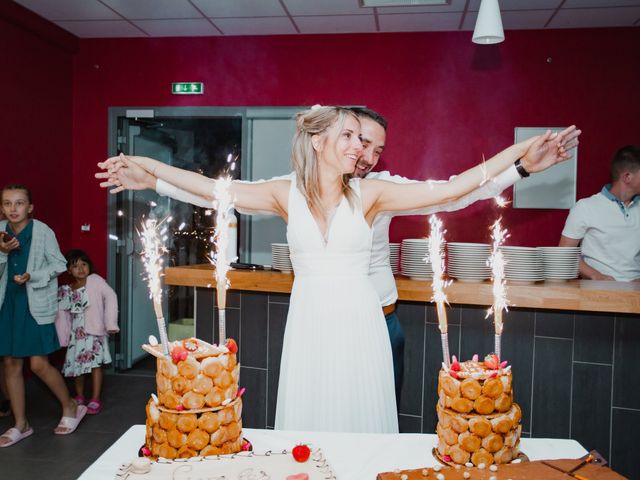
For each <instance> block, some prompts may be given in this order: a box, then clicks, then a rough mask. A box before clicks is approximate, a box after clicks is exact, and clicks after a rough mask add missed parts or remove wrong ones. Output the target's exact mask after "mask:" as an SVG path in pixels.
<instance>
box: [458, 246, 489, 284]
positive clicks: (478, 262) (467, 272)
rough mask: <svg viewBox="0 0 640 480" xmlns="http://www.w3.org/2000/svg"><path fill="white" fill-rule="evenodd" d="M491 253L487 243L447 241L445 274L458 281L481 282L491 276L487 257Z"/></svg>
mask: <svg viewBox="0 0 640 480" xmlns="http://www.w3.org/2000/svg"><path fill="white" fill-rule="evenodd" d="M489 255H491V245H489V244H488V243H465V242H448V243H447V274H448V275H449V276H450V277H452V278H455V279H456V280H458V281H459V282H473V283H475V282H482V281H484V280H486V279H488V278H491V269H490V268H489V266H488V265H487V259H488V258H489Z"/></svg>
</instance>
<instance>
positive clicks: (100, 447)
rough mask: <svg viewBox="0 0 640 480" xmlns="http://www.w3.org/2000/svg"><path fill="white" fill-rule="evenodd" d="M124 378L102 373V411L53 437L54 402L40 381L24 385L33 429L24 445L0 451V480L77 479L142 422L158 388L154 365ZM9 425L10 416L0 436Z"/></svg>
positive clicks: (1, 425) (1, 421)
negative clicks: (69, 430) (149, 402)
mask: <svg viewBox="0 0 640 480" xmlns="http://www.w3.org/2000/svg"><path fill="white" fill-rule="evenodd" d="M148 367H149V366H148V365H144V364H143V365H141V366H139V367H137V368H135V369H132V370H129V371H127V372H124V373H114V374H108V373H107V374H105V376H104V389H103V390H104V392H103V401H104V408H103V410H102V412H101V413H100V414H99V415H87V416H86V417H85V419H84V420H83V421H82V423H81V424H80V426H79V427H78V430H76V431H75V432H74V433H73V434H71V435H68V436H63V435H54V433H53V429H54V428H55V426H56V425H57V423H58V421H59V419H60V415H61V411H60V406H59V404H58V403H57V401H56V400H55V397H53V395H52V394H51V393H50V392H49V391H48V389H47V388H46V387H45V386H44V385H43V384H42V383H40V382H39V381H37V380H35V379H34V378H30V379H28V380H27V382H26V396H27V417H28V419H29V423H30V424H31V426H32V427H33V429H34V430H35V432H34V434H33V435H32V436H31V437H29V438H26V439H25V440H23V441H21V442H19V443H17V444H16V445H13V446H11V447H7V448H0V479H2V480H5V479H6V480H9V479H11V480H27V479H28V480H32V479H40V478H51V479H59V480H64V479H75V478H77V477H79V476H80V475H81V474H82V472H83V471H84V470H85V469H86V468H87V467H88V466H89V465H91V464H92V463H93V462H94V461H95V460H96V459H97V458H98V457H99V456H100V455H101V454H102V453H103V452H104V451H105V450H106V449H107V448H108V447H109V446H110V445H111V444H113V443H114V442H115V441H116V440H117V439H118V438H119V437H120V435H122V434H123V433H124V432H125V431H127V430H128V429H129V427H130V426H131V425H134V424H141V423H144V422H145V410H144V406H145V404H146V402H147V399H148V398H149V395H150V394H151V392H154V391H155V389H156V385H155V377H154V374H155V365H151V367H150V368H152V370H149V369H147V368H148ZM12 426H13V417H5V418H0V433H1V432H4V431H5V430H7V429H8V428H10V427H12Z"/></svg>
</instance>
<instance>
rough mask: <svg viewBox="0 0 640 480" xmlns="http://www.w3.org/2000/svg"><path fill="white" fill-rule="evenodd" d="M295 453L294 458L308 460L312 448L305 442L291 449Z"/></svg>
mask: <svg viewBox="0 0 640 480" xmlns="http://www.w3.org/2000/svg"><path fill="white" fill-rule="evenodd" d="M291 453H292V454H293V458H294V459H295V461H296V462H301V463H302V462H306V461H307V460H309V456H310V455H311V449H310V448H309V447H307V446H306V445H304V444H300V445H296V446H295V447H293V450H291Z"/></svg>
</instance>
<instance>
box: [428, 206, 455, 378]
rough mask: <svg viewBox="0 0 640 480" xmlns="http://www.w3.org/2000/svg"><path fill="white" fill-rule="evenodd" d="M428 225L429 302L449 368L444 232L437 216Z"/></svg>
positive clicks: (443, 356) (444, 358)
mask: <svg viewBox="0 0 640 480" xmlns="http://www.w3.org/2000/svg"><path fill="white" fill-rule="evenodd" d="M429 224H430V226H431V232H430V235H429V259H430V261H431V268H432V269H433V282H432V284H431V287H432V289H433V298H432V299H431V300H432V301H433V302H435V304H436V308H437V312H438V327H439V328H440V339H441V341H442V358H443V360H444V363H445V365H446V366H447V368H449V365H450V360H449V359H450V356H449V338H448V323H447V311H446V310H445V304H446V303H448V302H447V296H446V295H445V293H444V289H445V288H446V287H447V286H448V285H449V284H450V283H451V282H446V281H445V280H444V278H443V276H444V256H443V254H442V244H443V242H444V232H443V231H442V221H441V220H440V219H439V218H438V217H437V216H435V215H431V217H429Z"/></svg>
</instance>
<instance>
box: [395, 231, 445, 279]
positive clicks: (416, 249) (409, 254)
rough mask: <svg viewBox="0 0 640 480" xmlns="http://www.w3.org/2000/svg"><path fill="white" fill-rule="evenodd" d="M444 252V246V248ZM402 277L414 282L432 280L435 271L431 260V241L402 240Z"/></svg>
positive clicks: (418, 239)
mask: <svg viewBox="0 0 640 480" xmlns="http://www.w3.org/2000/svg"><path fill="white" fill-rule="evenodd" d="M442 248H443V251H444V246H443V247H442ZM400 269H401V270H402V275H405V276H407V277H411V278H412V279H413V280H430V279H432V278H433V269H432V268H431V261H430V260H429V240H427V239H425V238H405V239H404V240H402V256H401V259H400Z"/></svg>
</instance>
